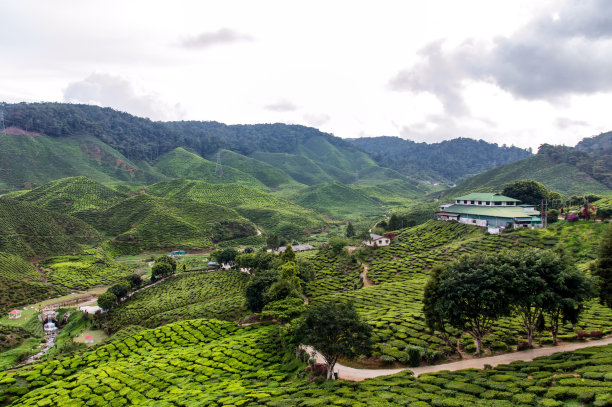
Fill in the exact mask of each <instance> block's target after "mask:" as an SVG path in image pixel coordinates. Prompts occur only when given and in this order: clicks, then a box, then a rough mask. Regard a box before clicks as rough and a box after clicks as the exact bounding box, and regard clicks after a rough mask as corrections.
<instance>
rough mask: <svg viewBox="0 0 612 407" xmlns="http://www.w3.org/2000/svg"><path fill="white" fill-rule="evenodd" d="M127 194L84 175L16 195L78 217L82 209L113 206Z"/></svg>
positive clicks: (95, 209)
mask: <svg viewBox="0 0 612 407" xmlns="http://www.w3.org/2000/svg"><path fill="white" fill-rule="evenodd" d="M125 198H126V196H125V195H124V194H121V193H119V192H117V191H115V190H113V189H111V188H108V187H105V186H104V185H102V184H100V183H99V182H96V181H94V180H92V179H89V178H87V177H83V176H80V177H70V178H62V179H58V180H56V181H51V182H48V183H46V184H44V185H41V186H40V187H38V188H35V189H33V190H31V191H29V192H27V193H25V194H22V195H19V196H18V197H17V199H18V200H19V201H23V202H30V203H33V204H35V205H36V206H38V207H40V208H44V209H48V210H50V211H55V212H60V213H68V214H70V215H75V216H76V217H78V216H79V213H82V212H88V211H99V210H104V209H107V208H110V207H111V206H113V205H116V204H117V203H119V202H121V201H122V200H123V199H125Z"/></svg>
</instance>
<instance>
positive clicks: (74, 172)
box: [0, 134, 164, 191]
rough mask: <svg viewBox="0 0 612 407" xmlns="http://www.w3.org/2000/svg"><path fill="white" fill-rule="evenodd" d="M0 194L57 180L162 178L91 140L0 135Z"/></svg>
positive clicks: (100, 180) (95, 140)
mask: <svg viewBox="0 0 612 407" xmlns="http://www.w3.org/2000/svg"><path fill="white" fill-rule="evenodd" d="M0 167H2V169H3V170H2V171H0V191H8V190H12V189H25V188H31V187H32V186H36V185H40V184H42V183H45V182H49V181H53V180H56V179H58V178H64V177H71V176H79V175H86V176H87V177H89V178H91V179H93V180H95V181H98V182H102V183H110V182H117V181H127V182H141V183H150V182H155V181H158V180H161V179H164V177H161V176H155V175H152V174H150V173H147V172H145V171H142V170H141V169H139V167H138V165H136V164H135V163H133V162H131V161H130V160H128V159H127V158H125V157H124V156H123V155H122V154H121V153H119V152H118V151H116V150H114V149H112V148H111V147H109V146H108V145H106V144H104V143H103V142H101V141H100V140H98V139H96V138H94V137H91V136H81V137H61V138H51V137H44V136H41V135H37V136H29V135H14V134H0Z"/></svg>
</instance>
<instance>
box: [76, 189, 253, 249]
mask: <svg viewBox="0 0 612 407" xmlns="http://www.w3.org/2000/svg"><path fill="white" fill-rule="evenodd" d="M88 221H89V222H90V223H91V224H92V225H94V226H95V227H96V228H98V229H100V230H102V231H104V232H106V233H107V234H108V235H109V236H113V238H112V239H111V241H110V242H109V247H110V248H111V249H112V251H114V252H115V253H125V254H127V253H140V252H142V251H144V250H151V249H166V248H204V247H210V246H211V245H212V243H213V242H219V241H223V240H229V239H236V238H240V237H247V236H253V235H255V234H256V233H257V230H256V228H255V226H254V225H253V224H252V223H251V222H249V221H248V220H246V219H245V218H243V217H242V216H240V215H239V214H238V213H236V211H234V210H232V209H229V208H228V207H223V206H219V205H215V204H212V203H208V202H207V203H204V202H193V201H192V202H177V201H173V200H170V199H164V198H160V197H157V196H151V195H147V194H141V195H137V196H133V197H131V198H128V199H125V200H123V201H121V202H120V203H118V204H117V205H115V206H113V207H111V208H109V209H107V210H105V211H102V212H99V213H97V214H92V216H90V217H89V219H88Z"/></svg>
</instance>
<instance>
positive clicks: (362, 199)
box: [294, 182, 384, 220]
mask: <svg viewBox="0 0 612 407" xmlns="http://www.w3.org/2000/svg"><path fill="white" fill-rule="evenodd" d="M294 202H295V203H297V204H298V205H301V206H303V207H306V208H311V209H314V210H316V211H318V212H320V213H324V214H326V215H329V216H330V217H332V218H335V219H355V220H356V219H360V218H362V217H369V216H377V215H381V214H382V213H384V208H383V206H382V203H381V202H380V201H378V200H376V199H373V198H371V197H369V196H368V195H366V194H365V193H364V192H362V191H361V190H359V189H358V188H355V187H353V186H350V185H344V184H341V183H339V182H332V183H328V184H320V185H315V186H312V187H308V188H306V189H304V190H302V191H300V192H299V194H297V195H296V197H295V199H294Z"/></svg>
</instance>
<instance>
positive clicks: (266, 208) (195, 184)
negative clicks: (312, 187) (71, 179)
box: [147, 180, 326, 237]
mask: <svg viewBox="0 0 612 407" xmlns="http://www.w3.org/2000/svg"><path fill="white" fill-rule="evenodd" d="M147 193H149V194H151V195H156V196H160V197H164V198H167V199H172V200H176V201H181V202H183V201H195V202H202V203H209V204H215V205H221V206H224V207H227V208H232V209H233V210H235V211H236V212H238V213H239V214H240V215H241V216H243V217H245V218H247V219H249V220H250V221H252V222H253V223H255V224H256V225H258V226H259V227H260V228H262V229H264V230H265V231H267V232H269V233H273V234H277V235H281V236H284V237H292V236H299V235H302V234H304V231H305V229H308V230H318V229H321V228H322V227H323V226H324V225H325V224H326V222H325V219H323V217H322V216H321V215H319V214H317V213H316V212H314V211H312V210H310V209H305V208H302V207H300V206H298V205H296V204H294V203H292V202H289V201H287V200H285V199H280V198H277V197H274V196H272V195H270V194H268V193H265V192H263V191H260V190H257V189H254V188H248V187H244V186H242V185H237V184H225V185H214V184H209V183H206V182H201V181H188V180H174V181H170V182H162V183H157V184H154V185H151V186H149V187H148V188H147ZM184 204H187V202H184Z"/></svg>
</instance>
